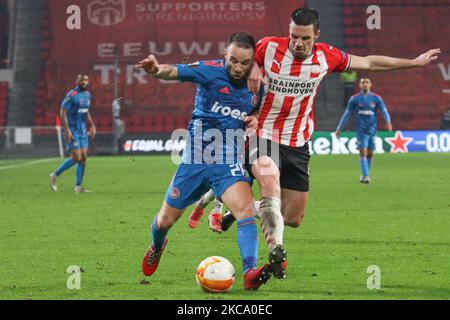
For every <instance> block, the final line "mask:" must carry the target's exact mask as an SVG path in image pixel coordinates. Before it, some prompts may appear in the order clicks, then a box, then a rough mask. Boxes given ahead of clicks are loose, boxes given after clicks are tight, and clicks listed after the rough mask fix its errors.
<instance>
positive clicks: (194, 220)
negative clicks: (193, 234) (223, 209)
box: [189, 200, 205, 229]
mask: <svg viewBox="0 0 450 320" xmlns="http://www.w3.org/2000/svg"><path fill="white" fill-rule="evenodd" d="M200 201H201V200H199V201H197V202H196V203H195V207H194V210H193V211H192V213H191V215H190V216H189V227H191V228H192V229H195V228H197V227H198V224H199V223H200V219H201V217H202V216H203V213H204V212H205V209H204V208H202V207H201V206H200Z"/></svg>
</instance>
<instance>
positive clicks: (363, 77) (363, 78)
mask: <svg viewBox="0 0 450 320" xmlns="http://www.w3.org/2000/svg"><path fill="white" fill-rule="evenodd" d="M366 79H367V80H369V81H370V82H372V79H370V77H369V76H362V77H361V78H359V81H362V80H366Z"/></svg>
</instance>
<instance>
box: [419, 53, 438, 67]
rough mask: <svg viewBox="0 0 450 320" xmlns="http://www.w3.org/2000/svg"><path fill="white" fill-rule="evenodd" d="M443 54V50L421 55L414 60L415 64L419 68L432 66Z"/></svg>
mask: <svg viewBox="0 0 450 320" xmlns="http://www.w3.org/2000/svg"><path fill="white" fill-rule="evenodd" d="M440 53H441V49H432V50H429V51H428V52H425V53H424V54H421V55H420V56H418V57H417V58H416V59H414V63H415V65H416V66H417V67H424V66H426V65H428V64H430V63H431V62H432V61H434V60H437V58H438V56H439V54H440Z"/></svg>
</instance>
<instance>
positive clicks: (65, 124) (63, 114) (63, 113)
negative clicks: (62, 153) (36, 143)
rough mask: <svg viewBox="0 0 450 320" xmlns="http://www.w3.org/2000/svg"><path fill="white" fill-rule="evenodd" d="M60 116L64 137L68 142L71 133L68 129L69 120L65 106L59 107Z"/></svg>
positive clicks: (71, 137) (70, 139)
mask: <svg viewBox="0 0 450 320" xmlns="http://www.w3.org/2000/svg"><path fill="white" fill-rule="evenodd" d="M60 117H61V121H62V123H63V128H64V137H65V139H66V141H67V142H70V141H72V139H73V135H72V131H70V128H69V121H68V120H67V109H66V108H64V107H61V111H60Z"/></svg>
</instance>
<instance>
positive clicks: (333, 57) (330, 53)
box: [324, 45, 351, 73]
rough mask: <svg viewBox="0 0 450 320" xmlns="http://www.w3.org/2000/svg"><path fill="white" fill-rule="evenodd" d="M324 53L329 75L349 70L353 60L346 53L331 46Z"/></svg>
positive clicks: (327, 46)
mask: <svg viewBox="0 0 450 320" xmlns="http://www.w3.org/2000/svg"><path fill="white" fill-rule="evenodd" d="M324 52H325V58H326V59H327V63H328V73H331V72H345V71H347V70H348V68H349V66H350V60H351V58H350V56H349V55H348V54H347V53H346V52H344V51H342V50H340V49H338V48H335V47H333V46H330V45H326V50H324Z"/></svg>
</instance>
